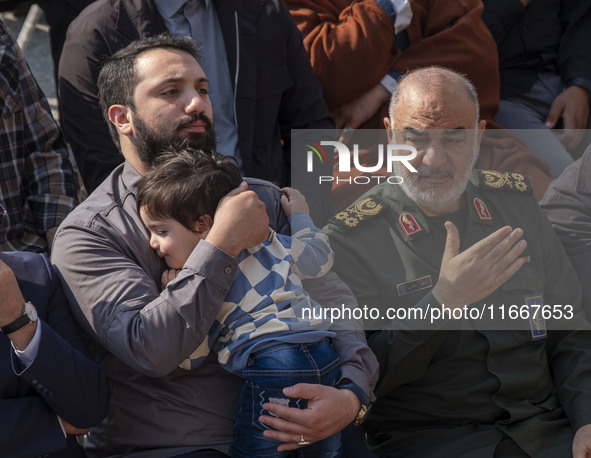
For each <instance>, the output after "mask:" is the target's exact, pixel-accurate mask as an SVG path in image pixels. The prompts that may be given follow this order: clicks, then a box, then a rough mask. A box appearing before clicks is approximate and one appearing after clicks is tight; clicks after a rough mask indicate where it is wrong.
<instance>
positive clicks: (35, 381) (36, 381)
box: [31, 378, 39, 385]
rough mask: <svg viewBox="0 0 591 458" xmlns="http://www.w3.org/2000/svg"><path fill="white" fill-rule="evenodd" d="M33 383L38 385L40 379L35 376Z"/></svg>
mask: <svg viewBox="0 0 591 458" xmlns="http://www.w3.org/2000/svg"><path fill="white" fill-rule="evenodd" d="M31 383H32V384H33V385H37V383H39V380H37V379H36V378H34V379H33V380H31Z"/></svg>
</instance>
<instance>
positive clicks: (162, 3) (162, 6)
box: [154, 0, 211, 18]
mask: <svg viewBox="0 0 591 458" xmlns="http://www.w3.org/2000/svg"><path fill="white" fill-rule="evenodd" d="M188 1H196V0H154V4H155V5H156V7H157V8H158V10H159V11H160V12H161V13H162V14H163V15H164V16H166V17H167V18H172V17H173V16H174V15H175V14H177V13H178V12H179V11H180V10H181V8H183V7H184V6H185V5H186V4H187V2H188ZM201 1H202V2H203V3H204V6H205V8H206V9H207V8H209V5H210V4H211V0H201Z"/></svg>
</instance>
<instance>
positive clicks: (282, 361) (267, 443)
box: [232, 341, 340, 458]
mask: <svg viewBox="0 0 591 458" xmlns="http://www.w3.org/2000/svg"><path fill="white" fill-rule="evenodd" d="M327 349H328V350H327ZM243 377H244V378H245V383H244V385H243V387H242V389H241V391H240V399H239V407H238V413H237V415H236V419H235V422H234V442H233V445H232V456H233V457H238V458H246V457H252V456H257V457H287V456H289V453H287V452H284V453H280V452H277V447H278V446H279V442H277V441H274V440H271V439H267V438H265V437H264V436H263V431H264V430H265V429H268V426H266V425H264V424H262V423H260V422H259V421H258V418H259V417H260V416H261V415H269V413H268V412H267V411H266V410H264V409H263V408H262V405H263V404H264V403H266V402H274V403H280V404H284V405H288V406H290V407H297V408H300V409H305V408H306V406H307V401H306V400H305V399H297V398H289V397H287V396H285V395H284V394H283V392H282V389H283V388H285V387H287V386H291V385H294V384H296V383H323V382H326V383H325V384H328V385H335V384H336V383H337V382H338V380H339V377H340V370H339V368H338V356H337V355H336V353H334V351H333V350H332V348H331V346H330V343H328V341H326V343H325V344H320V343H317V344H284V343H281V344H278V345H276V346H274V347H269V348H266V349H264V350H261V351H258V352H255V353H254V354H253V355H252V356H251V358H249V365H248V367H247V368H246V369H245V370H244V371H243ZM336 440H338V443H337V442H334V440H333V442H332V443H327V445H329V446H333V447H335V446H337V445H338V448H337V451H336V452H335V453H336V454H325V455H314V456H326V457H333V456H334V457H339V456H340V439H339V438H338V437H337V439H336ZM321 442H324V441H321ZM309 447H312V446H311V445H310V446H307V447H302V448H301V449H299V451H298V455H297V456H304V455H301V452H302V450H305V449H308V448H309ZM320 450H321V449H320V448H318V453H319V452H320ZM294 455H295V454H294ZM309 456H311V455H309Z"/></svg>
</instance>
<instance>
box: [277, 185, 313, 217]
mask: <svg viewBox="0 0 591 458" xmlns="http://www.w3.org/2000/svg"><path fill="white" fill-rule="evenodd" d="M281 194H283V195H282V196H281V207H283V211H284V212H285V214H286V215H287V216H291V215H292V213H297V212H303V213H305V214H306V215H309V214H310V209H309V208H308V203H307V202H306V198H305V197H304V196H303V195H302V193H301V192H300V191H298V190H297V189H293V188H283V189H281Z"/></svg>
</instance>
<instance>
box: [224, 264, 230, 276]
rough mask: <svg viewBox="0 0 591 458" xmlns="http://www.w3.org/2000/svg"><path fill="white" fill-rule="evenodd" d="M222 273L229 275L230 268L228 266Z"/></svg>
mask: <svg viewBox="0 0 591 458" xmlns="http://www.w3.org/2000/svg"><path fill="white" fill-rule="evenodd" d="M224 272H225V273H226V275H230V274H231V273H232V268H231V267H230V266H228V267H226V268H225V269H224Z"/></svg>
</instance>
